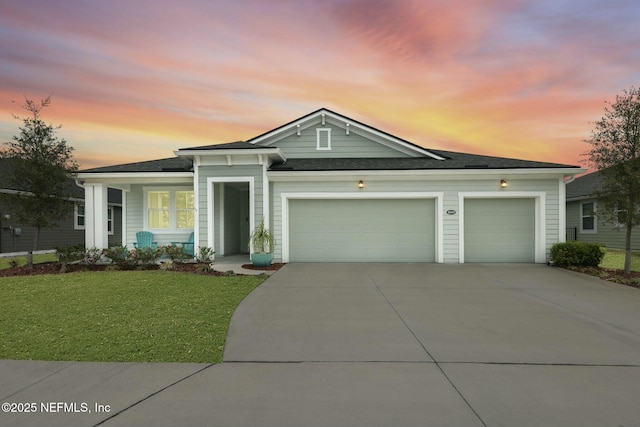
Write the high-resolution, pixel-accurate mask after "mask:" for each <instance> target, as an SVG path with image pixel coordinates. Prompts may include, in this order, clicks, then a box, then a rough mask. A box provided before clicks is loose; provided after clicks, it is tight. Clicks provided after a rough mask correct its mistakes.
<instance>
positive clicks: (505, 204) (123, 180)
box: [78, 109, 584, 263]
mask: <svg viewBox="0 0 640 427" xmlns="http://www.w3.org/2000/svg"><path fill="white" fill-rule="evenodd" d="M175 154H176V157H173V158H169V159H162V160H152V161H146V162H139V163H130V164H123V165H116V166H107V167H100V168H95V169H89V170H84V171H81V172H80V173H79V175H78V178H79V180H80V181H81V182H83V184H84V187H85V191H86V196H85V199H86V200H87V202H89V201H91V205H89V204H87V209H86V211H85V215H86V224H87V225H86V227H87V228H86V232H87V234H86V244H87V245H88V246H104V245H106V244H107V236H106V213H105V209H106V206H107V205H106V201H107V197H106V194H107V193H106V192H107V189H108V188H111V187H114V188H120V189H122V190H123V194H124V197H123V201H122V204H123V209H124V216H125V220H124V224H123V229H122V233H123V234H122V241H123V242H125V243H126V244H127V245H132V243H133V242H135V240H136V232H138V231H141V230H148V231H151V232H153V233H154V240H157V241H158V243H159V244H166V243H170V242H172V241H185V239H186V238H187V236H188V235H189V234H190V233H191V232H194V235H195V242H196V246H209V247H212V248H214V249H215V251H216V256H225V255H230V254H237V253H243V252H247V243H248V238H249V234H250V232H251V230H252V229H253V228H254V227H255V226H256V225H257V224H259V223H260V221H262V220H264V221H265V224H266V225H267V226H268V227H270V228H271V229H272V231H273V233H274V234H275V238H276V248H275V253H274V260H275V261H278V262H319V261H331V262H348V261H350V262H359V261H362V262H392V261H398V262H436V263H462V262H538V263H544V262H546V261H547V258H548V253H549V250H550V248H551V246H552V245H553V244H554V243H557V242H560V241H564V239H565V183H564V180H565V178H567V177H571V176H574V175H575V174H578V173H581V172H584V170H583V169H580V168H578V167H575V166H567V165H562V164H554V163H542V162H535V161H526V160H515V159H507V158H499V157H488V156H480V155H473V154H464V153H455V152H449V151H443V150H431V149H426V148H422V147H420V146H418V145H415V144H413V143H410V142H408V141H405V140H403V139H400V138H398V137H395V136H393V135H390V134H388V133H386V132H383V131H381V130H378V129H375V128H373V127H370V126H367V125H365V124H363V123H360V122H358V121H355V120H353V119H350V118H348V117H345V116H343V115H340V114H337V113H334V112H332V111H329V110H327V109H320V110H317V111H314V112H313V113H310V114H308V115H306V116H304V117H301V118H299V119H297V120H294V121H292V122H290V123H287V124H285V125H283V126H280V127H278V128H276V129H273V130H271V131H269V132H266V133H264V134H262V135H259V136H256V137H255V138H252V139H250V140H248V141H246V142H233V143H228V144H221V145H207V146H201V147H190V148H182V149H179V150H177V151H175Z"/></svg>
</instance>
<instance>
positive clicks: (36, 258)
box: [0, 253, 58, 270]
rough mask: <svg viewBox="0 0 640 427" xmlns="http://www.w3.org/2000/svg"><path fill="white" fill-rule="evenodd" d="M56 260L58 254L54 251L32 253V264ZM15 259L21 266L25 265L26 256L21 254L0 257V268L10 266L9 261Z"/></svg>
mask: <svg viewBox="0 0 640 427" xmlns="http://www.w3.org/2000/svg"><path fill="white" fill-rule="evenodd" d="M57 260H58V256H57V255H56V254H55V253H51V254H33V263H34V264H41V263H44V262H52V261H57ZM12 261H15V262H16V263H17V264H18V265H20V266H22V265H27V257H26V256H24V255H22V256H17V257H11V258H0V270H4V269H7V268H10V267H11V262H12Z"/></svg>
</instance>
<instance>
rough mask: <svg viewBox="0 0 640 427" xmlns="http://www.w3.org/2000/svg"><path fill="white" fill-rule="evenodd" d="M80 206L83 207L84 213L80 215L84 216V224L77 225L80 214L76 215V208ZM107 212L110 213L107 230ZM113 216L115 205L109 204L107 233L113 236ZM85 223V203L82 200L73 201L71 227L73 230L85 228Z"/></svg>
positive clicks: (114, 215)
mask: <svg viewBox="0 0 640 427" xmlns="http://www.w3.org/2000/svg"><path fill="white" fill-rule="evenodd" d="M80 206H82V207H83V208H84V209H85V213H84V214H83V215H82V217H83V218H84V224H85V225H78V217H79V216H80V215H78V208H79V207H80ZM109 213H111V230H109ZM115 217H116V210H115V206H114V205H111V204H109V205H108V206H107V235H109V236H113V235H114V234H115V231H114V230H115ZM86 224H87V215H86V205H85V203H84V200H83V201H82V202H75V203H74V204H73V229H74V230H85V229H86V228H87V226H86Z"/></svg>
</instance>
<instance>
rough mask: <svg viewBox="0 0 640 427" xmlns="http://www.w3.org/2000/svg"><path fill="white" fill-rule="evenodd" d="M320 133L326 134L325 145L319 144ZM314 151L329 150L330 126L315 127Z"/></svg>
mask: <svg viewBox="0 0 640 427" xmlns="http://www.w3.org/2000/svg"><path fill="white" fill-rule="evenodd" d="M323 124H324V123H323ZM322 133H326V135H327V145H326V146H322V145H321V144H320V140H321V137H320V135H321V134H322ZM316 151H331V128H316Z"/></svg>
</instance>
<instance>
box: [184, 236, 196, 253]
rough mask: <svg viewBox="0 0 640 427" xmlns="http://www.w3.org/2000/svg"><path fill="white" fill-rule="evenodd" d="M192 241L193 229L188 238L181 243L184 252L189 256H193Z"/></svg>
mask: <svg viewBox="0 0 640 427" xmlns="http://www.w3.org/2000/svg"><path fill="white" fill-rule="evenodd" d="M193 243H194V242H193V231H192V232H191V234H189V239H187V241H186V242H184V243H183V244H182V247H184V251H185V253H186V254H187V255H189V256H193V249H194V244H193Z"/></svg>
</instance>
